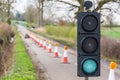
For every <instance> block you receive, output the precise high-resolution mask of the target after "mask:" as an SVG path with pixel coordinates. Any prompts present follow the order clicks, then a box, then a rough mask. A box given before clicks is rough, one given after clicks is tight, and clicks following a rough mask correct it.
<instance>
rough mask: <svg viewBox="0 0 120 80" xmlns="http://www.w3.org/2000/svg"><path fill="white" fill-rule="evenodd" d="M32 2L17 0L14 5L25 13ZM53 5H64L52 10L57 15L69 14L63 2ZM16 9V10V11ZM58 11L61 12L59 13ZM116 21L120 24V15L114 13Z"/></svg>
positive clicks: (72, 1) (68, 0)
mask: <svg viewBox="0 0 120 80" xmlns="http://www.w3.org/2000/svg"><path fill="white" fill-rule="evenodd" d="M65 1H66V2H70V3H73V4H76V5H79V4H78V3H77V2H75V0H65ZM30 4H33V2H32V0H17V2H16V3H15V4H13V6H14V7H15V10H16V11H19V12H20V13H24V12H25V9H26V8H27V6H28V5H30ZM53 6H59V7H63V9H60V10H58V9H56V8H54V9H53V11H52V12H53V13H54V14H55V15H56V16H55V17H60V16H63V15H64V16H66V15H67V12H66V11H68V10H67V8H66V7H67V5H65V4H63V3H62V4H60V5H58V4H54V5H53ZM15 10H14V12H16V11H15ZM45 10H46V11H47V9H45ZM58 13H59V15H57V14H58ZM73 13H74V12H71V13H70V14H71V16H72V17H73V16H74V14H73ZM105 14H106V13H105ZM46 15H47V14H46ZM114 21H115V22H117V23H118V24H120V15H117V14H114Z"/></svg>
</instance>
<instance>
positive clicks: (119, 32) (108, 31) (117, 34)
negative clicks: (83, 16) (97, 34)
mask: <svg viewBox="0 0 120 80" xmlns="http://www.w3.org/2000/svg"><path fill="white" fill-rule="evenodd" d="M101 34H102V35H104V36H107V37H110V38H114V39H120V27H114V28H102V30H101Z"/></svg>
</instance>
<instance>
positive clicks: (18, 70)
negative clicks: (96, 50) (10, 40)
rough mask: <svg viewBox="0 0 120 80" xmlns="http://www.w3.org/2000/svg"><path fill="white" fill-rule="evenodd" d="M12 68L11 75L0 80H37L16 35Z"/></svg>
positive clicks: (22, 45) (20, 41) (21, 43)
mask: <svg viewBox="0 0 120 80" xmlns="http://www.w3.org/2000/svg"><path fill="white" fill-rule="evenodd" d="M14 57H15V59H14V68H13V72H11V74H8V75H6V76H5V77H3V78H2V79H0V80H37V76H36V74H35V70H34V67H33V64H32V62H31V60H30V58H29V56H28V54H27V53H26V50H25V47H24V44H23V42H22V40H21V38H20V36H19V35H18V33H17V35H16V46H15V56H14Z"/></svg>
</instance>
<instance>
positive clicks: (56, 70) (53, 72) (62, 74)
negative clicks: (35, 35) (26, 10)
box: [17, 25, 120, 80]
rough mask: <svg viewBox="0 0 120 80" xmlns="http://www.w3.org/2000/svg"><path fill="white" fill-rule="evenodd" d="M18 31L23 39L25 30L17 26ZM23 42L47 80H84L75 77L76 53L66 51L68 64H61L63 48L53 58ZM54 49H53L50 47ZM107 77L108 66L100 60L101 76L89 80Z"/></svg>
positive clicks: (46, 52) (119, 76) (32, 43)
mask: <svg viewBox="0 0 120 80" xmlns="http://www.w3.org/2000/svg"><path fill="white" fill-rule="evenodd" d="M17 26H18V31H19V32H20V34H21V35H22V37H24V34H25V31H26V28H25V27H23V26H21V25H17ZM23 41H24V42H25V43H26V44H27V46H28V47H27V49H28V50H29V51H30V52H33V53H32V54H33V55H36V58H35V59H36V60H38V61H39V62H40V63H41V64H38V66H40V67H41V66H43V69H44V71H45V74H46V76H47V78H48V80H84V78H83V77H77V57H76V55H73V53H74V54H77V53H76V51H74V50H72V49H69V51H68V61H69V64H63V63H62V55H63V46H59V48H58V52H59V54H60V57H59V58H54V57H53V55H54V53H48V51H47V50H44V49H43V48H41V47H39V46H38V45H37V44H35V43H34V42H33V41H32V40H31V39H24V38H23ZM52 48H53V49H54V47H53V46H52ZM33 57H34V56H33ZM119 70H120V69H117V70H116V80H120V74H119V72H120V71H119ZM108 76H109V64H108V63H105V62H104V61H103V60H101V76H100V77H90V78H89V80H108Z"/></svg>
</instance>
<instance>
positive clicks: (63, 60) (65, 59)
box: [62, 46, 68, 63]
mask: <svg viewBox="0 0 120 80" xmlns="http://www.w3.org/2000/svg"><path fill="white" fill-rule="evenodd" d="M67 51H68V47H67V46H64V54H63V59H62V62H63V63H68V57H67Z"/></svg>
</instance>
